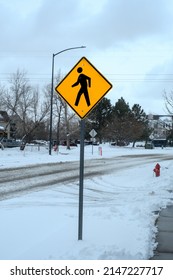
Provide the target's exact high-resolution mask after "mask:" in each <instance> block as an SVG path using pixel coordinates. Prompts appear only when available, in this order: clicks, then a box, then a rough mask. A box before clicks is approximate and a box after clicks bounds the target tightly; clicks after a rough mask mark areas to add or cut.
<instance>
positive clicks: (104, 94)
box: [55, 56, 113, 119]
mask: <svg viewBox="0 0 173 280" xmlns="http://www.w3.org/2000/svg"><path fill="white" fill-rule="evenodd" d="M82 59H85V60H86V61H87V62H88V63H89V64H90V65H91V66H92V67H93V68H94V69H95V71H96V72H97V73H99V75H100V76H102V77H103V79H104V80H105V81H107V83H108V84H109V85H110V88H109V89H108V90H107V91H106V92H105V93H104V94H103V95H102V96H101V97H100V99H99V100H98V101H97V103H96V104H94V105H93V106H92V107H91V108H90V110H89V111H88V112H87V113H86V114H85V115H84V116H83V117H81V116H80V115H79V113H78V112H77V111H76V110H75V109H74V108H73V107H72V105H70V104H69V102H68V101H67V100H66V99H65V98H64V97H63V96H62V95H61V93H60V92H59V91H58V90H57V88H58V87H59V86H60V85H61V84H62V83H63V81H64V80H65V79H66V78H67V77H68V76H69V75H70V73H71V72H72V71H73V70H74V68H75V67H76V66H77V65H78V64H79V63H80V62H81V60H82ZM112 87H113V86H112V84H111V83H110V82H109V81H108V80H107V79H106V78H105V77H104V76H103V75H102V73H100V71H99V70H97V69H96V67H95V66H94V65H93V64H92V63H91V62H90V61H89V60H88V59H87V58H86V57H84V56H83V57H82V58H81V59H80V60H79V61H78V62H77V63H76V64H75V66H74V67H73V68H72V69H71V70H70V72H68V74H67V75H66V76H65V77H64V78H63V79H62V81H61V82H60V83H59V84H58V85H57V86H56V87H55V91H56V92H57V93H58V94H59V95H60V96H61V97H62V98H63V100H64V101H65V102H66V103H67V104H68V105H69V106H70V107H71V109H72V110H73V111H74V112H75V113H76V114H77V115H78V116H79V118H80V119H84V118H86V116H88V114H89V113H90V112H91V111H92V110H93V109H94V108H95V107H96V106H97V104H98V103H99V102H100V101H101V100H102V99H103V97H104V96H105V95H106V94H107V93H108V91H109V90H110V89H111V88H112Z"/></svg>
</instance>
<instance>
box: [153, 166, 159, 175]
mask: <svg viewBox="0 0 173 280" xmlns="http://www.w3.org/2000/svg"><path fill="white" fill-rule="evenodd" d="M153 171H154V172H155V174H156V177H159V176H160V164H159V163H157V164H156V166H155V168H154V169H153Z"/></svg>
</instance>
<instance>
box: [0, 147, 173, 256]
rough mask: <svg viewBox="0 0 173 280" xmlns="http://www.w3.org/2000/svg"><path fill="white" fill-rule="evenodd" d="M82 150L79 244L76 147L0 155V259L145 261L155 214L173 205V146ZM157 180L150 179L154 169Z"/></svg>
mask: <svg viewBox="0 0 173 280" xmlns="http://www.w3.org/2000/svg"><path fill="white" fill-rule="evenodd" d="M102 149H103V155H102V156H100V154H99V153H98V147H94V153H93V154H92V153H91V147H89V146H88V147H85V171H84V172H85V176H84V225H83V240H82V241H78V240H77V230H78V195H79V179H78V178H79V147H77V148H76V147H74V148H73V149H71V150H70V151H67V150H65V148H61V149H60V150H59V152H58V153H53V154H52V156H49V155H48V150H47V149H46V148H45V147H41V148H40V149H38V148H36V147H29V146H28V147H26V150H25V151H24V152H21V151H19V150H18V149H6V150H3V151H1V150H0V156H1V163H0V208H1V216H0V221H1V224H3V227H2V229H1V233H0V236H1V238H0V248H1V250H0V259H148V258H150V257H151V256H152V254H153V250H154V248H155V246H156V244H155V234H156V232H157V228H156V227H155V220H156V218H157V216H158V213H159V210H160V209H161V208H162V207H166V205H169V204H171V203H172V202H173V200H172V199H173V186H172V179H173V178H172V177H173V175H172V174H173V172H172V168H173V149H171V148H166V149H154V150H145V149H143V148H135V149H132V148H130V147H123V148H118V147H112V146H109V145H103V146H102ZM157 162H159V164H160V165H161V176H160V177H155V176H154V174H153V169H154V166H155V164H156V163H157Z"/></svg>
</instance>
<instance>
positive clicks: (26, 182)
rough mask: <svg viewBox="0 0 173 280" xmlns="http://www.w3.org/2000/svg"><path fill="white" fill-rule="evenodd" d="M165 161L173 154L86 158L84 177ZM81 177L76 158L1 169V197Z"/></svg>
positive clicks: (72, 180) (5, 197)
mask: <svg viewBox="0 0 173 280" xmlns="http://www.w3.org/2000/svg"><path fill="white" fill-rule="evenodd" d="M165 160H172V157H171V156H169V155H163V154H155V155H152V154H151V155H149V154H147V155H146V154H143V155H128V156H119V157H114V158H110V159H109V158H107V159H104V158H101V159H92V160H86V161H85V164H84V166H85V167H84V178H93V177H95V176H101V175H104V174H111V173H113V174H114V173H116V172H118V171H122V170H123V169H124V170H125V169H127V168H132V167H135V166H139V165H143V164H147V163H152V162H153V164H154V163H155V162H156V161H159V162H160V161H165ZM78 180H79V162H76V161H75V162H63V163H51V164H50V163H48V164H39V165H30V166H23V167H18V168H8V169H7V168H6V169H0V200H5V199H9V198H12V197H16V196H21V195H23V194H26V193H29V192H33V191H38V190H39V191H40V190H43V189H45V188H49V187H50V186H53V185H56V186H57V185H58V184H61V185H62V184H67V183H70V182H76V181H78Z"/></svg>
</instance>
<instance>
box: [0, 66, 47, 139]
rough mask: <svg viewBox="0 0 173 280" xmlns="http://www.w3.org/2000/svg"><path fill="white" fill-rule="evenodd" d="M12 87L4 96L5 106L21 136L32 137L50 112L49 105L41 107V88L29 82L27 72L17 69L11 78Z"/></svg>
mask: <svg viewBox="0 0 173 280" xmlns="http://www.w3.org/2000/svg"><path fill="white" fill-rule="evenodd" d="M9 83H10V87H9V88H8V89H7V90H6V92H5V94H4V96H3V97H2V103H3V106H4V108H6V110H7V111H8V113H9V115H11V116H12V117H13V119H15V121H16V123H17V133H18V135H19V136H20V137H23V138H26V139H27V138H30V136H31V134H32V132H33V131H34V130H35V129H36V128H37V127H38V126H39V124H40V123H41V122H42V121H43V119H44V118H45V116H46V114H47V112H48V109H49V108H48V106H43V107H42V106H40V108H39V104H40V103H39V90H38V88H34V87H32V86H31V85H30V84H29V81H28V79H27V78H26V73H25V72H20V71H19V70H17V72H16V73H15V74H13V75H12V76H11V78H10V80H9Z"/></svg>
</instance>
